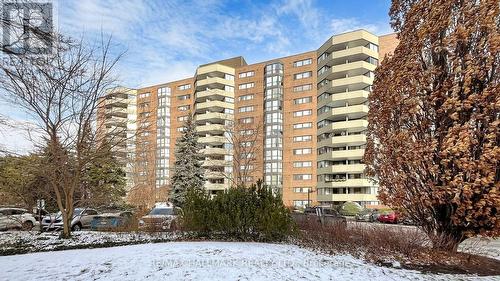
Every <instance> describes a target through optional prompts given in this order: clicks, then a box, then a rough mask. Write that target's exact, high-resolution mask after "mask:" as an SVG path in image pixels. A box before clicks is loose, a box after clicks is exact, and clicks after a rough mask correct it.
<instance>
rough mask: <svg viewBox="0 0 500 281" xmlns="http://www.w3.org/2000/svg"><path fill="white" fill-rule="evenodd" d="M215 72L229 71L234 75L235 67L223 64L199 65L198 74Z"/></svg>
mask: <svg viewBox="0 0 500 281" xmlns="http://www.w3.org/2000/svg"><path fill="white" fill-rule="evenodd" d="M213 72H220V73H227V74H231V75H234V68H231V67H229V66H226V65H223V64H209V65H204V66H200V67H198V69H197V70H196V75H203V74H209V73H213Z"/></svg>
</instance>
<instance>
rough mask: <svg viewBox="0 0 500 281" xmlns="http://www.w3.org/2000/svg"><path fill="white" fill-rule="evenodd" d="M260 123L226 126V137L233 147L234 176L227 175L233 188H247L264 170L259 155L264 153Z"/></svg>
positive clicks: (235, 123) (237, 123) (238, 123)
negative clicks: (260, 170)
mask: <svg viewBox="0 0 500 281" xmlns="http://www.w3.org/2000/svg"><path fill="white" fill-rule="evenodd" d="M262 129H263V128H262V126H261V124H260V123H251V124H245V123H240V122H234V123H230V124H229V125H225V134H224V135H225V136H226V139H227V141H228V142H229V143H230V144H231V146H232V147H233V151H232V152H233V174H232V175H231V176H229V175H227V177H228V178H229V179H230V181H231V183H232V185H233V186H245V185H247V184H249V183H251V182H249V179H250V177H251V176H252V175H255V173H256V172H257V171H258V170H259V169H260V168H262V167H261V166H260V165H261V161H258V159H257V157H258V155H261V154H262V153H263V150H262V145H263V131H262Z"/></svg>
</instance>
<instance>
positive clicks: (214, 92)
mask: <svg viewBox="0 0 500 281" xmlns="http://www.w3.org/2000/svg"><path fill="white" fill-rule="evenodd" d="M226 97H228V98H232V97H234V93H232V92H227V91H224V90H221V89H208V90H204V91H199V92H197V93H196V95H195V98H196V101H197V102H200V101H205V100H206V99H210V98H211V99H214V100H215V99H219V100H222V99H223V98H226Z"/></svg>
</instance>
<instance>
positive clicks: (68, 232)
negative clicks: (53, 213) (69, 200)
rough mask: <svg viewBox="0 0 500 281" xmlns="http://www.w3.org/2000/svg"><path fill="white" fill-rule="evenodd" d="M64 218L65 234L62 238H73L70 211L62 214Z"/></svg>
mask: <svg viewBox="0 0 500 281" xmlns="http://www.w3.org/2000/svg"><path fill="white" fill-rule="evenodd" d="M62 216H63V233H62V238H64V239H68V238H71V216H70V215H69V210H68V209H66V210H64V211H63V212H62Z"/></svg>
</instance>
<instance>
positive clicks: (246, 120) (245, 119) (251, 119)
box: [238, 117, 253, 124]
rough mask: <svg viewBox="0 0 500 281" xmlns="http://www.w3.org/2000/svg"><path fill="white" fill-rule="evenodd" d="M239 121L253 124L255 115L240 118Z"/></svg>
mask: <svg viewBox="0 0 500 281" xmlns="http://www.w3.org/2000/svg"><path fill="white" fill-rule="evenodd" d="M238 121H239V122H240V123H241V124H251V123H253V117H247V118H240V119H239V120H238Z"/></svg>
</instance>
